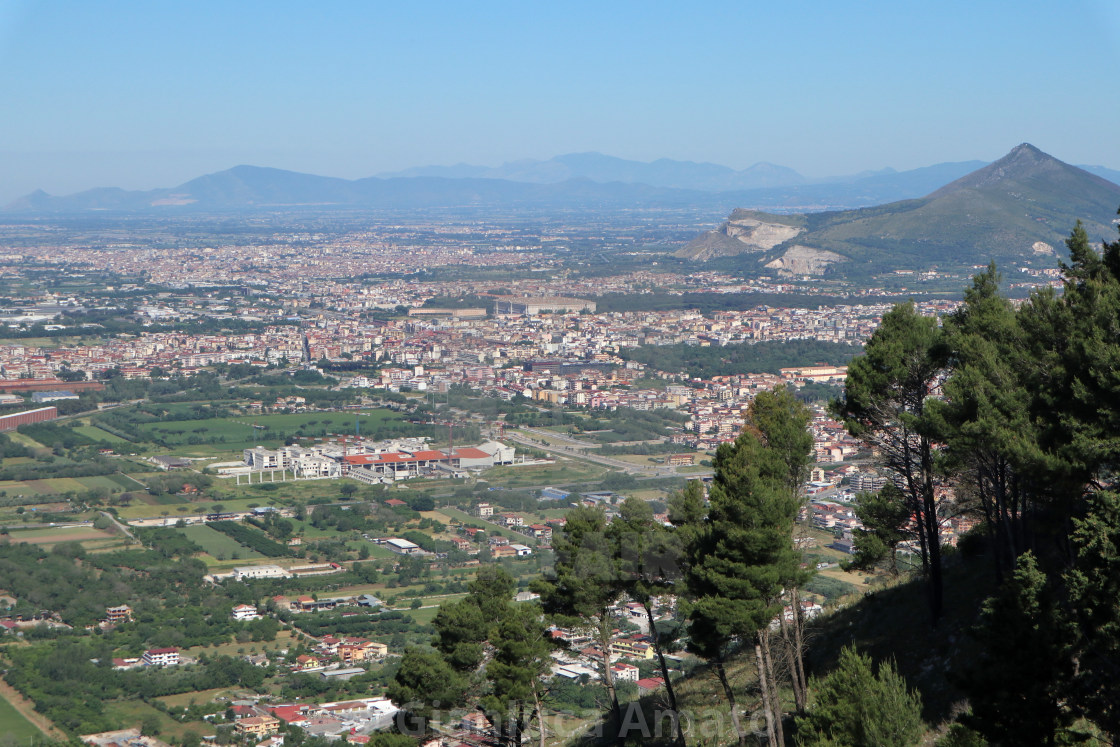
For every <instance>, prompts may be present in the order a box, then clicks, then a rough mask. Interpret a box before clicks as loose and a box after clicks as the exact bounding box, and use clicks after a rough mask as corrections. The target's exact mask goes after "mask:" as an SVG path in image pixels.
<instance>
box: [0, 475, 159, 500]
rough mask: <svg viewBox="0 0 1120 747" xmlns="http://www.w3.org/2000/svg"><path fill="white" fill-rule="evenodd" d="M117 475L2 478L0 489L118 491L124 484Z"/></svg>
mask: <svg viewBox="0 0 1120 747" xmlns="http://www.w3.org/2000/svg"><path fill="white" fill-rule="evenodd" d="M118 477H119V476H118V475H98V476H94V477H49V478H47V479H45V480H2V481H0V491H3V492H4V493H6V494H8V495H21V496H28V497H30V496H37V495H43V496H49V495H58V494H59V493H67V492H75V493H84V492H86V491H89V490H94V489H97V488H104V489H106V490H108V491H110V492H112V493H119V492H121V490H123V489H124V486H123V485H122V484H121V482H120V481H119V480H118ZM137 487H138V486H137Z"/></svg>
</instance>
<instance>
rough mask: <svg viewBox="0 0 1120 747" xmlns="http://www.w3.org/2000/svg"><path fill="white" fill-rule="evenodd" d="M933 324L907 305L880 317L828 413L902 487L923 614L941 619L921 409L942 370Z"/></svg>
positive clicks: (934, 513) (934, 510)
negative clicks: (924, 599)
mask: <svg viewBox="0 0 1120 747" xmlns="http://www.w3.org/2000/svg"><path fill="white" fill-rule="evenodd" d="M944 352H945V351H944V348H943V344H942V339H941V333H940V330H939V329H938V327H937V320H936V319H933V318H931V317H924V316H922V315H920V314H919V313H918V311H917V309H915V308H914V304H913V303H908V304H899V305H897V306H895V307H894V308H893V309H892V310H891V311H889V312H887V313H886V314H885V315H884V316H883V320H882V323H881V324H880V325H879V328H878V329H876V330H875V332H874V333H873V334H872V335H871V339H870V340H868V342H867V345H866V346H865V347H864V354H863V355H861V356H859V357H857V358H855V359H853V360H852V362H851V363H850V364H849V365H848V377H847V379H846V380H845V382H844V400H843V401H842V402H836V403H834V404H833V410H834V411H835V413H836V415H837V416H838V417H840V418H841V419H842V420H843V421H844V424H845V425H846V426H847V428H848V431H849V432H850V433H851V434H852V435H853V436H855V437H856V438H859V439H861V440H862V441H864V443H866V444H868V445H869V446H872V447H874V448H876V449H878V450H879V453H880V455H881V458H882V459H883V460H884V463H885V466H886V468H887V469H889V470H890V471H892V472H894V473H895V474H896V475H897V476H898V477H899V478H900V479H901V481H902V492H903V494H904V495H905V496H906V500H907V503H908V505H909V508H910V511H911V512H912V514H913V516H914V520H915V522H916V524H917V529H918V545H919V548H920V551H921V556H922V568H923V570H924V571H925V573H926V577H927V579H928V592H929V608H930V613H931V615H932V617H933V619H934V620H935V621H936V620H938V619H939V618H940V617H941V610H942V597H943V593H944V591H943V588H942V586H943V585H942V579H941V517H940V516H939V515H938V504H937V500H936V496H935V494H934V454H933V435H934V434H933V425H932V423H931V422H930V418H929V417H928V413H927V411H926V407H927V404H928V402H929V401H931V395H932V393H933V389H934V387H935V386H936V384H937V382H938V379H939V378H940V376H941V374H942V371H943V369H944V364H945V361H944Z"/></svg>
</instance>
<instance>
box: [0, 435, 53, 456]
mask: <svg viewBox="0 0 1120 747" xmlns="http://www.w3.org/2000/svg"><path fill="white" fill-rule="evenodd" d="M7 436H8V438H10V439H12V442H13V443H17V444H20V445H21V446H26V447H28V448H29V449H35V450H37V451H50V450H49V449H47V447H46V446H43V445H42V444H41V443H39V442H38V441H36V440H35V439H33V438H30V437H28V436H25V435H23V434H22V433H20V432H19V431H8V433H7Z"/></svg>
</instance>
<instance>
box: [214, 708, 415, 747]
mask: <svg viewBox="0 0 1120 747" xmlns="http://www.w3.org/2000/svg"><path fill="white" fill-rule="evenodd" d="M232 709H233V716H234V721H233V728H234V733H235V734H236V735H237V736H242V737H245V738H252V739H254V740H263V739H265V738H267V737H269V736H271V735H274V734H277V733H279V731H280V726H281V724H288V725H289V726H294V727H298V728H299V729H301V730H302V731H303V732H304V733H305V734H307V736H309V737H320V738H326V739H339V740H343V739H344V740H346V741H347V742H349V743H351V744H358V745H362V744H366V743H367V742H368V741H369V737H370V735H371V734H372V733H373V732H375V731H380V730H383V729H386V728H388V727H390V726H391V725H392V724H393V720H394V719H395V718H396V715H397V712H398V711H399V710H400V709H399V708H397V706H395V705H393V703H392V702H390V701H389V699H388V698H383V697H377V698H357V699H354V700H348V701H341V702H330V703H285V704H279V705H267V704H264V703H252V702H236V703H234V704H233V706H232Z"/></svg>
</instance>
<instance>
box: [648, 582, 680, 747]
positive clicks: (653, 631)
mask: <svg viewBox="0 0 1120 747" xmlns="http://www.w3.org/2000/svg"><path fill="white" fill-rule="evenodd" d="M642 606H643V607H645V610H646V619H647V620H648V621H649V635H650V638H651V639H652V640H653V650H654V651H656V652H657V659H658V661H659V662H660V664H661V676H662V677H664V678H665V692H666V693H667V694H668V695H669V708H670V709H672V711H673V720H674V721H675V722H676V724H677V741H679V742H680V743H681V744H684V743H685V741H684V727H683V726H681V720H680V715H679V710H678V709H677V693H676V691H674V690H673V681H672V680H671V679H669V665H668V664H666V663H665V652H664V651H663V650H662V649H661V639H660V638H659V637H658V635H657V625H655V624H654V622H653V607H652V606H651V605H650V603H649V600H646V602H645V603H643V605H642Z"/></svg>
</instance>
